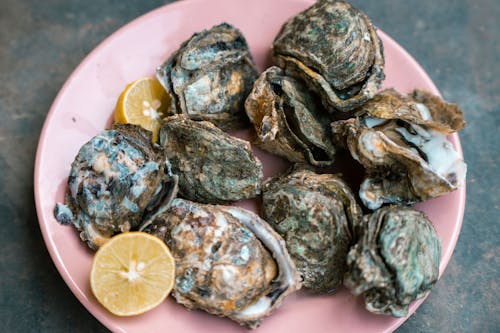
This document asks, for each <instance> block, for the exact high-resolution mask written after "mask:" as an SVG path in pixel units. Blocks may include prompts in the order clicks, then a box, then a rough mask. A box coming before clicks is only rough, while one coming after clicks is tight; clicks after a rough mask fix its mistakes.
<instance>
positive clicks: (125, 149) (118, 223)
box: [54, 125, 177, 250]
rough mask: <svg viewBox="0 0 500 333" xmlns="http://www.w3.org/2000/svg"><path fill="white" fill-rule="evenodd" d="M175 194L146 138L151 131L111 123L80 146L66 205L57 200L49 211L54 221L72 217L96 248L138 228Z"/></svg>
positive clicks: (163, 164)
mask: <svg viewBox="0 0 500 333" xmlns="http://www.w3.org/2000/svg"><path fill="white" fill-rule="evenodd" d="M176 193H177V176H175V175H173V174H172V173H171V171H170V168H169V166H168V161H166V160H165V157H164V154H163V152H162V151H161V148H160V147H159V146H158V145H154V144H152V143H151V133H150V132H148V131H146V130H144V129H142V128H141V127H139V126H135V125H114V126H113V128H112V129H111V130H106V131H103V132H101V133H100V134H99V135H97V136H95V137H93V138H92V139H91V140H90V141H89V142H87V143H86V144H84V145H83V146H82V147H81V148H80V151H79V152H78V155H77V156H76V157H75V160H74V161H73V164H72V165H71V172H70V175H69V178H68V191H67V194H66V198H65V205H62V204H57V205H56V208H55V211H54V213H55V216H56V219H57V220H58V221H59V222H61V223H64V224H66V223H70V222H72V223H73V224H74V225H75V227H76V228H77V229H78V230H79V231H81V233H80V237H81V239H82V240H83V241H86V242H87V243H88V245H89V247H91V248H92V249H94V250H95V249H97V248H98V247H100V246H101V245H103V244H104V242H106V241H107V240H108V239H109V238H110V237H111V236H113V235H115V234H117V233H120V232H125V231H129V230H131V229H133V228H136V227H138V226H139V224H140V223H141V222H142V220H143V218H144V217H145V216H146V215H148V214H149V213H151V212H152V211H154V210H156V209H157V208H158V207H159V206H160V205H163V207H166V206H168V202H169V201H170V200H171V199H172V198H173V197H175V194H176ZM66 205H67V206H66Z"/></svg>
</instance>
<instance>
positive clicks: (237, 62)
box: [156, 23, 258, 130]
mask: <svg viewBox="0 0 500 333" xmlns="http://www.w3.org/2000/svg"><path fill="white" fill-rule="evenodd" d="M156 73H157V78H158V80H159V81H160V83H161V84H162V85H163V86H164V87H165V89H166V90H167V92H169V93H170V94H171V95H172V96H173V100H172V104H171V107H170V109H171V111H170V115H172V114H176V113H178V114H179V113H182V114H185V115H186V116H188V117H189V118H191V119H194V120H208V121H211V122H213V123H214V124H215V125H217V126H218V127H220V128H222V129H224V130H229V129H237V128H241V127H243V126H244V125H246V124H248V119H247V118H246V116H245V113H244V110H243V103H244V101H245V98H246V96H247V95H248V93H249V92H250V90H251V89H252V85H253V82H254V81H255V79H256V78H257V76H258V72H257V69H256V67H255V64H254V62H253V60H252V57H251V55H250V52H249V50H248V45H247V42H246V40H245V37H243V35H242V34H241V32H240V31H239V30H238V29H236V28H235V27H233V26H231V25H230V24H227V23H221V24H219V25H216V26H214V27H212V28H211V29H210V30H203V31H201V32H198V33H195V34H194V35H193V36H192V37H191V38H190V39H189V40H187V41H185V42H184V43H183V44H182V45H181V47H180V49H179V50H177V51H176V52H175V53H174V54H172V55H171V56H170V58H169V59H168V60H167V61H166V62H165V63H164V64H163V65H161V66H160V67H159V68H158V69H157V71H156Z"/></svg>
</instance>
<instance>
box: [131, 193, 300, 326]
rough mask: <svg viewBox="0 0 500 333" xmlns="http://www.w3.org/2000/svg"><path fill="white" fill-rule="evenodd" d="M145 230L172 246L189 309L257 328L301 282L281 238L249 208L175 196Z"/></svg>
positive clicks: (181, 295)
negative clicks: (212, 203) (169, 204)
mask: <svg viewBox="0 0 500 333" xmlns="http://www.w3.org/2000/svg"><path fill="white" fill-rule="evenodd" d="M141 230H143V231H146V232H149V233H151V234H153V235H156V236H158V237H159V238H160V239H162V240H164V241H165V243H166V244H167V245H168V246H169V248H170V249H171V251H172V254H173V255H174V258H175V262H176V280H175V287H174V292H173V295H174V297H175V299H176V300H177V302H179V303H180V304H182V305H184V306H186V307H187V308H188V309H202V310H204V311H207V312H209V313H212V314H215V315H218V316H223V317H228V318H230V319H232V320H235V321H236V322H238V323H240V324H241V325H244V326H246V327H248V328H255V327H257V326H258V325H259V323H260V321H261V320H262V319H263V318H264V317H266V316H268V315H270V314H271V312H272V311H273V310H274V309H275V308H276V307H277V306H278V305H279V304H280V303H281V301H282V300H283V298H284V297H285V296H287V295H288V294H290V293H292V292H293V291H295V290H297V289H299V288H300V276H299V275H298V273H297V270H296V268H295V265H294V264H293V261H292V260H291V259H290V256H289V254H288V252H287V250H286V247H285V243H284V241H283V239H282V238H281V237H280V236H279V235H278V234H277V233H276V232H275V231H274V230H273V229H272V228H271V227H270V226H269V225H268V224H267V223H266V222H265V221H264V220H262V219H260V218H259V217H258V216H257V215H255V214H253V213H252V212H249V211H247V210H245V209H242V208H238V207H230V206H217V205H204V204H199V203H195V202H191V201H188V200H184V199H174V200H173V202H172V204H171V206H170V208H169V209H168V210H166V211H164V212H162V213H159V214H155V215H154V216H153V217H152V218H151V219H150V220H149V221H148V222H146V223H145V225H144V226H143V227H141Z"/></svg>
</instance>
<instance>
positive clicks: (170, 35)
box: [34, 0, 465, 333]
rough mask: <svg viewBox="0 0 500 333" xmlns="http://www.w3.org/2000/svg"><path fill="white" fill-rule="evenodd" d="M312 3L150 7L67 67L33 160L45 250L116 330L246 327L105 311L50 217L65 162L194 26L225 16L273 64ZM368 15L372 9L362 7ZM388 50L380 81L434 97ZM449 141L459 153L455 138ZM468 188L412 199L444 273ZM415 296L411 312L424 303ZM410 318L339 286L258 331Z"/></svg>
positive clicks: (79, 248)
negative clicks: (439, 252) (429, 229)
mask: <svg viewBox="0 0 500 333" xmlns="http://www.w3.org/2000/svg"><path fill="white" fill-rule="evenodd" d="M312 3H313V1H312V0H272V1H269V0H253V1H247V0H210V1H208V0H186V1H181V2H177V3H174V4H172V5H168V6H165V7H161V8H159V9H157V10H154V11H152V12H150V13H148V14H146V15H144V16H142V17H140V18H138V19H136V20H134V21H133V22H131V23H130V24H128V25H126V26H125V27H123V28H121V29H120V30H119V31H117V32H116V33H114V34H113V35H111V36H110V37H109V38H107V39H106V40H105V41H104V42H103V43H101V45H99V46H98V47H97V48H96V49H95V50H94V51H93V52H92V53H91V54H90V55H89V56H88V57H87V58H86V59H85V60H84V61H83V62H82V63H81V64H80V66H78V68H77V69H76V70H75V71H74V72H73V74H72V75H71V76H70V77H69V79H68V80H67V81H66V83H65V85H64V87H63V88H62V89H61V91H60V92H59V95H58V96H57V98H56V100H55V101H54V104H53V105H52V108H51V109H50V112H49V114H48V116H47V119H46V121H45V124H44V127H43V131H42V134H41V136H40V141H39V145H38V152H37V157H36V166H35V179H34V182H35V198H36V208H37V213H38V219H39V221H40V227H41V230H42V233H43V237H44V239H45V243H46V244H47V247H48V249H49V252H50V254H51V256H52V259H53V260H54V263H55V264H56V266H57V269H58V270H59V272H60V273H61V275H62V277H63V278H64V280H65V281H66V283H67V285H68V286H69V287H70V289H71V290H72V291H73V293H74V294H75V295H76V297H77V298H78V299H79V300H80V302H82V304H83V305H84V306H85V307H86V308H87V309H88V310H89V311H90V312H91V313H92V314H93V315H94V316H95V317H96V318H97V319H98V320H99V321H101V322H102V323H103V324H104V325H106V326H107V327H108V328H109V329H111V330H112V331H114V332H160V331H161V332H165V331H170V332H245V331H246V330H245V329H243V328H242V327H240V326H238V325H237V324H234V323H233V322H231V321H230V320H228V319H222V318H217V317H215V316H211V315H208V314H206V313H204V312H201V311H193V312H190V311H186V309H184V308H183V307H182V306H181V305H177V304H176V303H175V301H174V300H173V299H172V298H170V299H168V301H166V302H165V303H164V304H161V305H160V306H158V307H157V308H156V309H154V310H152V311H150V312H148V313H146V314H143V315H140V316H137V317H131V318H119V317H115V316H113V315H111V314H109V313H108V312H107V311H106V310H105V309H104V308H102V307H101V306H100V305H99V304H98V303H97V301H96V300H95V298H94V297H93V295H92V293H91V291H90V283H89V272H90V267H91V263H92V252H91V251H90V250H89V249H87V246H86V245H85V244H83V243H82V242H80V240H79V238H78V235H77V233H76V232H75V230H74V228H72V227H69V226H61V225H59V224H58V223H57V222H56V220H55V219H54V216H53V213H52V212H53V208H54V205H55V203H56V202H61V201H63V196H64V191H65V187H66V181H67V177H68V174H69V169H70V165H71V162H72V161H73V159H74V157H75V155H76V154H77V152H78V150H79V148H80V147H81V146H82V145H83V144H84V143H85V142H86V141H88V140H89V139H90V138H91V137H93V136H94V135H96V134H97V133H99V132H100V131H101V130H103V129H104V128H106V127H107V126H109V124H110V123H111V119H112V113H113V109H114V105H115V103H116V100H117V97H118V96H119V94H120V92H121V91H122V89H123V88H124V87H125V85H126V84H127V83H129V82H131V81H133V80H135V79H137V78H139V77H142V76H145V75H153V73H154V69H155V68H156V67H157V66H158V65H160V64H161V63H162V62H163V61H164V60H165V59H166V58H167V57H168V56H169V55H170V53H171V52H173V51H174V50H176V49H177V48H178V47H179V44H180V43H181V42H182V41H184V40H186V39H187V38H189V37H190V36H191V35H192V34H193V33H194V32H197V31H200V30H202V29H205V28H210V27H212V26H213V25H215V24H218V23H220V22H222V21H226V22H229V23H231V24H233V25H235V26H236V27H238V28H239V29H241V31H242V32H243V34H244V35H245V36H246V38H247V41H248V43H249V45H250V49H251V52H252V54H253V56H254V59H255V61H256V63H257V65H258V67H259V69H260V70H263V69H264V68H265V67H266V65H267V64H269V53H270V52H269V51H270V47H271V43H272V41H273V39H274V37H275V36H276V34H277V33H278V31H279V29H280V27H281V25H282V24H283V22H284V21H285V20H286V19H288V18H289V17H291V16H293V15H294V14H296V13H298V12H299V11H301V10H303V9H305V8H306V7H308V6H309V5H311V4H312ZM368 14H370V13H368ZM379 34H380V36H381V38H382V41H383V43H384V48H385V56H386V75H387V79H386V80H385V84H384V86H385V87H396V88H397V89H398V90H400V91H403V92H407V91H410V90H412V89H413V88H423V89H428V90H430V91H432V92H433V93H436V94H438V93H439V92H438V90H437V88H436V87H435V86H434V84H433V83H432V81H431V80H430V78H429V77H428V76H427V74H426V73H425V72H424V71H423V70H422V68H421V67H420V66H419V65H418V64H417V62H416V61H415V60H414V59H413V58H412V57H411V56H410V55H409V54H408V53H407V52H406V51H405V50H403V49H402V48H401V47H400V46H399V45H398V44H397V43H396V42H394V41H393V40H392V39H391V38H390V37H388V36H387V35H386V34H384V33H382V32H380V31H379ZM450 140H451V142H452V143H453V144H454V145H455V147H456V148H457V149H458V150H459V152H460V154H461V153H462V150H461V147H460V141H459V138H458V135H456V134H453V135H451V136H450ZM259 156H260V157H261V158H263V162H264V165H265V168H266V174H267V175H269V174H272V173H273V172H275V171H276V170H277V169H279V168H282V167H283V163H282V162H281V161H280V160H277V159H276V158H274V159H273V158H270V157H269V156H268V155H265V154H262V153H259ZM464 203H465V188H462V189H460V190H458V191H455V192H454V193H451V194H449V195H446V196H443V197H441V198H438V199H434V200H431V201H428V202H425V203H424V204H421V205H419V206H418V208H419V209H421V210H423V211H424V212H425V213H427V215H428V216H429V218H430V219H431V220H432V221H433V223H434V225H435V227H436V230H437V232H438V234H439V236H440V237H441V240H442V244H443V258H442V261H441V267H440V272H441V273H442V272H443V271H444V269H445V267H446V265H447V264H448V261H449V259H450V257H451V254H452V252H453V248H454V247H455V243H456V240H457V237H458V234H459V232H460V227H461V224H462V218H463V211H464ZM420 303H421V301H419V302H415V303H414V304H413V305H412V307H411V313H413V312H414V311H415V309H416V308H417V307H418V306H419V305H420ZM405 319H406V318H400V319H396V318H392V317H388V316H381V315H374V314H371V313H369V312H368V311H366V310H365V309H364V308H363V303H362V301H361V300H360V299H359V298H355V297H353V296H351V295H350V294H349V292H348V291H347V290H345V289H342V290H340V291H339V292H338V293H337V294H335V295H323V296H313V295H309V294H307V293H306V292H303V291H302V292H299V293H296V294H295V295H291V296H290V297H288V298H287V299H286V300H285V302H284V303H283V305H282V306H281V307H280V308H279V309H278V310H277V311H276V312H275V313H274V314H273V315H272V316H270V317H269V318H267V319H265V320H264V321H263V323H262V325H261V326H260V327H259V328H258V329H257V331H258V332H277V331H281V330H285V329H286V331H287V332H309V331H313V332H364V333H367V332H389V331H393V330H394V329H396V328H397V327H398V326H399V325H401V323H403V321H404V320H405Z"/></svg>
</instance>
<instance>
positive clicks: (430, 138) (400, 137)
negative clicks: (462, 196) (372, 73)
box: [332, 89, 466, 209]
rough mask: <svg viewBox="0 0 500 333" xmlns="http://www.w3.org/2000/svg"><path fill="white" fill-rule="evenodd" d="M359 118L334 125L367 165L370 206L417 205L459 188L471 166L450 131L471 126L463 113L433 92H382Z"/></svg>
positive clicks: (337, 138)
mask: <svg viewBox="0 0 500 333" xmlns="http://www.w3.org/2000/svg"><path fill="white" fill-rule="evenodd" d="M357 115H358V117H357V118H352V119H348V120H343V121H337V122H334V123H332V131H333V137H334V142H336V143H337V144H338V145H342V146H344V147H346V148H347V149H349V151H350V152H351V155H352V156H353V157H354V158H355V159H356V160H357V161H359V162H360V163H361V164H362V165H363V166H364V167H365V168H366V177H365V180H364V181H363V183H362V184H361V188H360V192H359V195H360V198H361V200H362V201H363V203H364V204H365V206H367V207H368V208H370V209H377V208H379V207H380V206H381V205H382V204H384V203H401V204H413V203H415V202H419V201H423V200H427V199H430V198H434V197H437V196H440V195H443V194H446V193H448V192H451V191H454V190H456V189H457V188H459V187H460V186H462V185H463V184H464V182H465V174H466V165H465V163H464V161H463V160H462V158H461V157H460V156H459V153H458V152H457V151H456V150H455V149H454V148H453V145H452V144H451V143H450V142H449V141H448V140H447V139H446V135H447V134H449V133H452V132H453V131H457V130H460V129H462V128H463V127H464V126H465V122H464V119H463V114H462V111H461V110H460V109H459V108H458V107H457V106H456V105H455V104H450V103H446V102H444V101H442V100H441V99H440V98H439V97H437V96H434V95H432V94H430V93H429V92H425V91H421V90H415V91H414V92H413V93H411V94H410V95H408V96H403V95H401V94H399V93H398V92H396V91H395V90H393V89H389V90H385V91H382V92H381V93H380V94H379V95H377V96H376V97H375V98H374V99H373V100H372V101H370V102H368V103H366V104H365V105H363V106H362V107H361V108H360V109H359V111H358V113H357Z"/></svg>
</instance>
